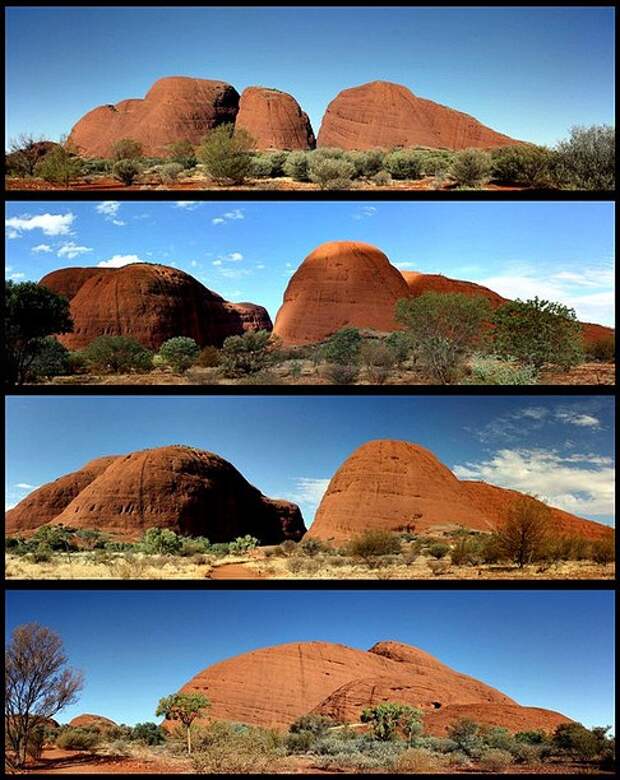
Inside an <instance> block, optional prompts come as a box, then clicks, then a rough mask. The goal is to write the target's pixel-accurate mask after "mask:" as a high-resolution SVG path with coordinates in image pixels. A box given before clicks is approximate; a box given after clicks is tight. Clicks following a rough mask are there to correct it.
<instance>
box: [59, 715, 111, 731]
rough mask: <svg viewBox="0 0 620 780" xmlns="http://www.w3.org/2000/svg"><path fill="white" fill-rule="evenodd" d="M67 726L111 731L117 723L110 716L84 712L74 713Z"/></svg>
mask: <svg viewBox="0 0 620 780" xmlns="http://www.w3.org/2000/svg"><path fill="white" fill-rule="evenodd" d="M69 726H71V728H74V729H83V728H90V729H97V730H98V731H102V732H105V731H111V730H112V729H116V728H118V723H115V722H114V721H113V720H110V718H105V717H104V716H103V715H90V714H88V713H85V714H84V715H76V716H75V718H72V719H71V720H70V721H69Z"/></svg>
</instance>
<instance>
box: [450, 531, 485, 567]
mask: <svg viewBox="0 0 620 780" xmlns="http://www.w3.org/2000/svg"><path fill="white" fill-rule="evenodd" d="M450 560H451V561H452V563H453V564H454V565H455V566H463V565H465V564H477V563H481V562H482V550H481V544H480V542H479V541H478V540H476V539H468V538H467V537H461V538H459V539H457V540H456V542H455V544H454V546H453V547H452V549H451V550H450Z"/></svg>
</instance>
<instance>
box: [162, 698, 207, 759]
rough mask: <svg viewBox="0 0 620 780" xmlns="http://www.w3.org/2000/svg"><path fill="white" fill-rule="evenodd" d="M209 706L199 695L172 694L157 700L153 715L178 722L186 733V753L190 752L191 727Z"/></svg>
mask: <svg viewBox="0 0 620 780" xmlns="http://www.w3.org/2000/svg"><path fill="white" fill-rule="evenodd" d="M210 706H211V703H210V702H209V699H207V697H206V696H203V695H202V694H201V693H173V694H171V695H170V696H165V697H164V698H163V699H160V700H159V704H158V705H157V710H156V712H155V715H157V716H159V717H161V716H162V715H163V716H164V717H165V718H166V719H167V720H178V721H180V722H181V723H182V724H183V725H184V726H185V729H186V732H187V752H188V754H191V752H192V734H191V725H192V723H193V722H194V721H195V720H196V718H198V717H200V716H202V715H204V714H205V712H206V710H208V708H209V707H210Z"/></svg>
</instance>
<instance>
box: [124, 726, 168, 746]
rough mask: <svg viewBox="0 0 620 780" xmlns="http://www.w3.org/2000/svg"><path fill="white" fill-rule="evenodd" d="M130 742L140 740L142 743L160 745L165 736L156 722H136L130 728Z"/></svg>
mask: <svg viewBox="0 0 620 780" xmlns="http://www.w3.org/2000/svg"><path fill="white" fill-rule="evenodd" d="M130 739H131V741H132V742H142V743H143V744H144V745H161V744H162V742H164V741H165V739H166V738H165V736H164V733H163V731H162V730H161V728H160V727H159V726H158V725H157V723H151V722H148V723H136V725H135V726H134V727H133V729H132V730H131V735H130Z"/></svg>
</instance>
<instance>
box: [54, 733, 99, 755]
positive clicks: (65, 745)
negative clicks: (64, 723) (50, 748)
mask: <svg viewBox="0 0 620 780" xmlns="http://www.w3.org/2000/svg"><path fill="white" fill-rule="evenodd" d="M100 741H101V735H100V734H99V733H98V732H97V731H95V730H94V729H80V728H76V729H72V728H67V729H64V730H63V731H61V732H60V734H59V735H58V738H57V739H56V746H57V747H59V748H61V749H62V750H93V749H94V748H96V747H97V745H98V744H99V742H100Z"/></svg>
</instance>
